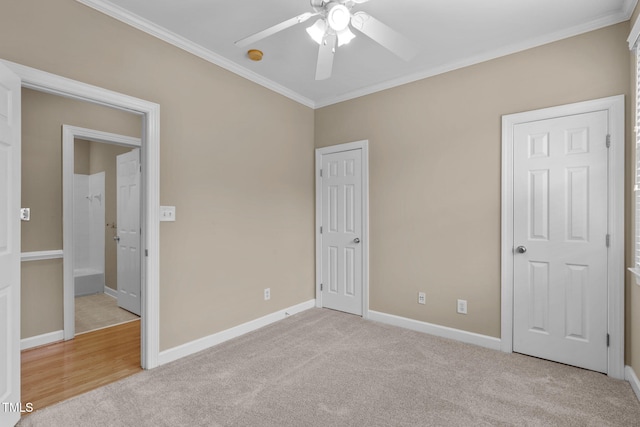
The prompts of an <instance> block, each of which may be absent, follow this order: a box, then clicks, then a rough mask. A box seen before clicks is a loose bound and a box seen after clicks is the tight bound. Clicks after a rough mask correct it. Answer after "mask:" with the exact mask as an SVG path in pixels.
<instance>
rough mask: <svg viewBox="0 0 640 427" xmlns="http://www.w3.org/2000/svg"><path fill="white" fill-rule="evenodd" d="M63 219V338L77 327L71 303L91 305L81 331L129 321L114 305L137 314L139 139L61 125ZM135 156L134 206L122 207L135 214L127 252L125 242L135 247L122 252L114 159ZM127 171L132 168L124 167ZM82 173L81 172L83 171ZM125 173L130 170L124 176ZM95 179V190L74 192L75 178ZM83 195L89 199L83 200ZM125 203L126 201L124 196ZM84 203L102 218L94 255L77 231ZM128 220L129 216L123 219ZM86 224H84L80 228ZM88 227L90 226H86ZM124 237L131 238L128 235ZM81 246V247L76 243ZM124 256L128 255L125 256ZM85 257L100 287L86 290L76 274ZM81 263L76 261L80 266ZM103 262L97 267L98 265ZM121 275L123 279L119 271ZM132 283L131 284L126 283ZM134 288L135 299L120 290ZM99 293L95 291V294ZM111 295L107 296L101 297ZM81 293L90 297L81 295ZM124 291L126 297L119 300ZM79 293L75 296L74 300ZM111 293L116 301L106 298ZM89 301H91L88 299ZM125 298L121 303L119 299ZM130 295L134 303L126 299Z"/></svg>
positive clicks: (88, 236)
mask: <svg viewBox="0 0 640 427" xmlns="http://www.w3.org/2000/svg"><path fill="white" fill-rule="evenodd" d="M62 134H63V141H62V145H63V199H64V204H63V219H64V226H63V230H64V247H65V250H64V336H65V340H69V339H72V338H73V337H74V336H75V334H76V332H77V331H76V326H78V321H79V320H81V319H78V316H77V315H78V313H80V311H78V310H76V307H75V303H76V301H78V302H79V303H80V304H82V306H83V307H84V306H88V307H91V308H93V310H92V312H91V313H90V314H88V316H90V318H84V319H82V320H83V321H84V324H82V327H83V329H87V328H91V327H92V325H93V328H99V327H105V326H109V324H116V323H121V322H124V321H127V320H133V318H134V317H133V316H131V315H129V313H126V312H123V311H124V310H121V309H120V308H119V307H122V308H124V309H125V310H128V311H130V312H133V313H134V314H136V315H138V316H139V315H140V314H141V313H140V289H141V286H140V284H141V275H140V265H141V263H142V259H141V253H140V251H139V249H138V248H139V246H140V235H139V233H138V231H139V224H140V185H139V174H140V169H141V168H139V147H140V146H141V144H142V141H141V139H140V138H135V137H130V136H124V135H118V134H114V133H108V132H101V131H97V130H93V129H86V128H80V127H75V126H69V125H64V126H63V132H62ZM133 154H135V160H136V164H135V167H134V168H133V169H134V170H133V171H129V172H133V175H134V176H135V185H134V186H133V187H134V188H135V190H136V191H135V193H136V197H135V199H136V204H135V206H133V205H130V206H127V207H128V209H127V214H128V215H127V216H128V217H131V216H133V217H134V222H135V227H133V228H135V233H134V234H135V236H134V237H135V239H136V242H135V244H133V243H130V244H128V245H127V251H128V250H129V247H130V246H133V247H135V248H136V250H135V253H133V254H122V253H120V252H121V251H119V248H120V246H122V245H121V244H120V242H119V240H120V239H119V236H120V235H124V234H125V233H124V232H122V223H123V222H124V221H123V211H122V210H121V209H120V208H121V207H123V206H125V204H124V203H123V202H122V201H121V200H120V199H121V198H122V197H124V192H122V191H119V190H118V184H119V180H120V178H119V176H118V175H119V172H120V169H121V168H120V166H119V159H125V157H123V156H131V155H133ZM129 169H131V168H129ZM82 172H85V174H83V173H82ZM129 175H130V174H129ZM93 176H96V177H97V178H100V179H99V180H98V181H99V182H101V183H102V187H101V190H100V191H93V192H89V194H87V195H85V194H84V193H82V194H78V191H79V185H78V184H79V182H82V181H84V178H85V177H87V180H90V179H91V177H93ZM126 184H127V185H126V190H127V191H128V190H129V188H131V185H130V184H131V183H129V182H127V183H126ZM85 199H88V200H85ZM127 201H128V199H127ZM84 205H87V206H89V208H90V209H92V208H95V209H96V210H98V211H100V213H99V214H98V216H99V217H100V218H101V219H102V221H101V222H100V223H98V224H96V230H95V231H94V232H93V234H94V235H95V239H96V240H97V244H96V245H95V247H93V248H90V249H92V250H95V251H96V252H98V256H93V254H92V253H91V252H92V250H89V251H87V252H89V255H87V254H85V253H82V252H83V250H84V246H87V244H88V243H87V242H89V246H92V245H91V244H90V242H91V240H92V236H91V233H90V232H89V233H87V232H84V230H82V229H79V226H80V225H84V224H83V222H89V223H91V221H82V219H83V218H82V217H80V218H78V217H77V214H78V213H79V212H80V211H81V209H79V206H84ZM128 221H129V222H130V219H128ZM85 228H89V227H85ZM129 228H131V227H127V228H126V229H127V230H128V229H129ZM90 231H91V230H90ZM128 240H132V238H129V239H128ZM79 245H82V247H79ZM125 255H127V256H126V257H125ZM85 258H88V259H89V263H91V259H92V258H95V259H94V260H93V261H92V262H93V264H95V268H92V269H91V270H92V271H94V272H96V273H94V276H96V277H98V278H99V279H100V280H99V283H98V287H99V288H100V289H97V290H96V289H93V288H91V289H87V288H86V287H83V286H80V285H83V284H84V283H85V282H86V280H85V279H84V277H82V276H81V277H79V276H78V273H77V272H78V271H85V270H86V269H85V268H82V267H84V264H83V263H82V262H80V261H82V260H84V259H85ZM79 264H81V265H79ZM98 266H102V269H100V268H97V267H98ZM123 274H125V277H124V278H123V277H122V275H123ZM128 282H133V283H128ZM131 288H135V289H137V290H136V291H135V296H136V298H132V297H131V294H133V292H124V291H123V289H127V290H129V289H131ZM96 294H98V295H96ZM99 294H104V295H110V297H109V298H106V297H104V296H102V295H99ZM82 295H91V296H86V297H83V296H82ZM122 295H124V296H125V297H126V298H123V297H122ZM78 297H80V299H77V298H78ZM111 297H114V298H115V299H116V300H117V304H114V303H115V301H113V302H112V301H110V300H109V299H110V298H111ZM89 299H91V301H89ZM123 299H124V300H125V302H124V303H123V302H122V300H123ZM132 299H135V301H133V302H131V300H132Z"/></svg>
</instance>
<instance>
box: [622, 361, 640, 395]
mask: <svg viewBox="0 0 640 427" xmlns="http://www.w3.org/2000/svg"><path fill="white" fill-rule="evenodd" d="M624 379H625V380H627V381H629V384H631V388H632V389H633V392H634V393H635V394H636V397H637V398H638V400H640V380H638V377H637V376H636V373H635V372H634V370H633V368H632V367H631V366H629V365H627V366H625V367H624Z"/></svg>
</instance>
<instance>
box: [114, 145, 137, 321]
mask: <svg viewBox="0 0 640 427" xmlns="http://www.w3.org/2000/svg"><path fill="white" fill-rule="evenodd" d="M116 185H117V187H118V200H117V203H118V207H117V222H118V235H117V237H116V239H117V240H118V261H117V262H118V274H117V276H118V306H120V307H122V308H124V309H125V310H128V311H130V312H132V313H135V314H137V315H138V316H140V308H141V303H140V283H141V280H140V261H141V260H140V150H139V149H138V148H136V149H134V150H131V151H130V152H128V153H124V154H120V155H119V156H117V184H116Z"/></svg>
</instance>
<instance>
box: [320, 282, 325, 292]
mask: <svg viewBox="0 0 640 427" xmlns="http://www.w3.org/2000/svg"><path fill="white" fill-rule="evenodd" d="M323 287H324V286H323V285H322V283H320V292H322V288H323Z"/></svg>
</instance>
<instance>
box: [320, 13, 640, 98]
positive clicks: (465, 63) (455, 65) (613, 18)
mask: <svg viewBox="0 0 640 427" xmlns="http://www.w3.org/2000/svg"><path fill="white" fill-rule="evenodd" d="M633 1H637V0H633ZM632 11H633V10H632ZM629 16H631V15H630V14H629V15H627V12H626V11H625V12H620V13H616V14H613V15H609V16H606V17H604V18H600V19H597V20H594V21H591V22H587V23H585V24H582V25H577V26H575V27H571V28H566V29H563V30H560V31H557V32H555V33H551V34H545V35H543V36H540V37H535V38H532V39H529V40H525V41H523V42H519V43H514V44H511V45H508V46H504V47H501V48H498V49H495V50H491V51H487V52H482V53H480V54H478V55H475V56H470V57H468V58H464V59H462V60H459V61H454V62H450V63H448V64H442V65H439V66H436V67H433V68H427V69H425V70H421V71H419V72H417V73H414V74H409V75H406V76H402V77H399V78H397V79H391V80H387V81H385V82H382V83H379V84H374V85H371V86H367V87H364V88H362V89H358V90H355V91H352V92H348V93H345V94H342V95H338V96H331V97H328V98H325V99H319V100H316V102H315V104H314V108H316V109H318V108H323V107H327V106H329V105H333V104H338V103H340V102H344V101H348V100H350V99H355V98H359V97H362V96H365V95H370V94H372V93H376V92H380V91H383V90H387V89H391V88H394V87H397V86H401V85H405V84H408V83H413V82H415V81H418V80H423V79H426V78H429V77H433V76H437V75H440V74H445V73H448V72H450V71H455V70H459V69H462V68H465V67H470V66H472V65H476V64H481V63H483V62H487V61H491V60H492V59H497V58H502V57H505V56H508V55H512V54H514V53H518V52H522V51H525V50H527V49H532V48H535V47H539V46H543V45H545V44H549V43H553V42H556V41H559V40H564V39H567V38H570V37H575V36H577V35H580V34H584V33H588V32H590V31H595V30H598V29H601V28H604V27H608V26H610V25H615V24H619V23H620V22H624V21H626V20H628V19H629Z"/></svg>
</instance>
